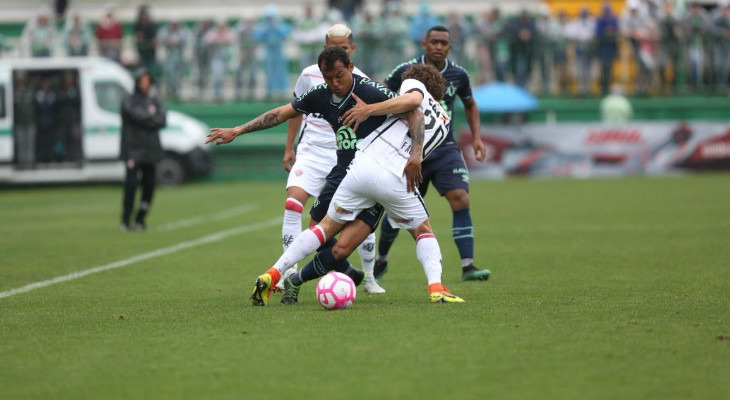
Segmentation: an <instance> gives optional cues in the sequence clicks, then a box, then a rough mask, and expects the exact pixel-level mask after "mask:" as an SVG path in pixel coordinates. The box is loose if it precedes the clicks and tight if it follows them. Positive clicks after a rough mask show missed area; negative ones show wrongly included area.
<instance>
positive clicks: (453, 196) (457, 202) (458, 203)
mask: <svg viewBox="0 0 730 400" xmlns="http://www.w3.org/2000/svg"><path fill="white" fill-rule="evenodd" d="M446 198H447V199H448V201H449V205H450V206H451V209H452V210H453V211H459V210H465V209H467V208H469V193H468V192H467V191H466V190H464V189H456V190H452V191H450V192H448V193H446Z"/></svg>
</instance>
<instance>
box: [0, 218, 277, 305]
mask: <svg viewBox="0 0 730 400" xmlns="http://www.w3.org/2000/svg"><path fill="white" fill-rule="evenodd" d="M280 224H281V217H277V218H272V219H269V220H266V221H261V222H257V223H254V224H249V225H244V226H239V227H237V228H231V229H227V230H224V231H220V232H216V233H213V234H210V235H207V236H203V237H201V238H198V239H195V240H190V241H187V242H180V243H178V244H174V245H172V246H169V247H163V248H161V249H157V250H153V251H150V252H147V253H142V254H138V255H136V256H132V257H130V258H127V259H124V260H120V261H115V262H113V263H111V264H106V265H100V266H98V267H93V268H89V269H85V270H83V271H76V272H72V273H70V274H67V275H62V276H57V277H55V278H52V279H48V280H45V281H40V282H35V283H31V284H29V285H26V286H23V287H20V288H17V289H10V290H8V291H5V292H0V299H2V298H5V297H10V296H14V295H16V294H20V293H25V292H30V291H31V290H35V289H40V288H44V287H46V286H51V285H55V284H57V283H62V282H67V281H71V280H74V279H78V278H83V277H84V276H86V275H91V274H96V273H99V272H104V271H109V270H112V269H116V268H121V267H126V266H127V265H130V264H134V263H138V262H140V261H145V260H149V259H151V258H155V257H160V256H164V255H167V254H172V253H176V252H178V251H181V250H185V249H189V248H192V247H197V246H201V245H204V244H208V243H213V242H215V241H218V240H221V239H225V238H227V237H229V236H235V235H240V234H243V233H248V232H253V231H257V230H259V229H264V228H268V227H271V226H275V225H280Z"/></svg>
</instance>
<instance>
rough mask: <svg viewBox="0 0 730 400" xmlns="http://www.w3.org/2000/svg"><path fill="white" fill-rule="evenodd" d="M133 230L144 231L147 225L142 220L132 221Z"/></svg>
mask: <svg viewBox="0 0 730 400" xmlns="http://www.w3.org/2000/svg"><path fill="white" fill-rule="evenodd" d="M134 230H135V231H139V232H144V231H146V230H147V225H145V223H144V222H143V221H137V222H135V223H134Z"/></svg>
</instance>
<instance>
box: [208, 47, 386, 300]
mask: <svg viewBox="0 0 730 400" xmlns="http://www.w3.org/2000/svg"><path fill="white" fill-rule="evenodd" d="M317 65H318V66H319V69H320V71H321V72H322V77H323V79H324V81H325V83H324V84H322V85H317V86H315V87H313V88H312V89H310V90H309V91H307V92H306V93H305V94H303V95H302V96H301V97H299V98H297V99H295V100H294V101H292V102H291V103H290V104H286V105H283V106H281V107H277V108H275V109H272V110H270V111H267V112H265V113H263V114H262V115H260V116H258V117H256V118H255V119H253V120H252V121H249V122H247V123H245V124H243V125H240V126H237V127H234V128H213V129H211V132H210V133H209V134H208V139H207V140H206V143H210V142H215V143H216V144H223V143H230V142H231V141H232V140H233V139H235V138H236V137H237V136H239V135H243V134H246V133H249V132H254V131H258V130H262V129H267V128H271V127H273V126H276V125H279V124H281V123H283V122H284V121H286V120H288V119H291V118H294V117H296V116H298V115H300V114H307V115H312V114H317V115H319V116H321V117H322V119H324V120H325V121H327V122H328V123H329V125H330V126H331V127H332V129H333V131H334V132H335V135H336V138H337V164H336V165H335V166H334V167H333V168H332V170H331V171H330V172H329V174H328V175H327V179H326V183H325V186H324V188H323V189H322V191H321V192H320V194H319V196H318V197H317V201H316V202H315V204H314V206H313V207H312V210H311V211H310V217H311V218H312V220H313V221H315V222H319V221H321V220H322V218H324V216H325V214H326V213H327V209H328V207H329V203H330V200H331V199H332V196H333V195H334V193H335V190H336V189H337V186H339V184H340V182H341V181H342V179H343V178H344V177H345V174H346V172H347V166H348V165H349V164H350V161H352V159H353V157H354V156H355V151H356V147H355V146H356V144H357V142H359V141H360V140H362V139H364V138H365V137H366V136H367V135H368V134H369V133H370V132H372V131H373V130H375V129H376V128H377V127H379V126H380V124H382V122H383V121H385V119H386V117H385V116H379V117H374V118H369V119H368V120H367V121H365V122H364V123H363V124H360V126H359V127H358V128H357V129H355V130H353V129H352V128H350V127H348V126H345V125H343V124H342V114H343V113H344V112H345V111H346V110H347V109H349V108H350V107H352V106H353V105H354V104H355V98H354V95H356V96H358V98H360V99H362V100H363V101H365V102H366V103H377V102H381V101H385V100H387V99H389V98H391V97H394V96H395V94H394V93H393V92H391V91H390V90H388V89H387V88H386V87H385V86H383V85H381V84H379V83H378V82H374V81H371V80H370V79H367V78H365V77H362V76H359V75H356V74H353V73H352V71H353V69H354V64H353V63H352V62H351V61H350V57H349V56H348V55H347V52H346V51H345V50H344V49H343V48H342V47H339V46H332V47H328V48H326V49H324V50H323V51H322V52H321V53H320V55H319V58H318V60H317ZM382 212H383V209H382V207H381V206H379V205H376V206H374V207H372V208H370V209H368V210H365V211H363V212H361V213H359V214H358V216H357V219H355V221H353V222H352V224H353V225H361V226H360V228H362V229H361V230H358V231H356V232H357V235H355V236H352V237H350V236H345V235H340V239H339V241H344V244H348V243H356V244H357V245H359V244H360V243H362V241H363V240H365V238H366V237H367V235H368V234H370V233H372V232H373V231H374V230H375V228H376V227H377V224H378V222H379V220H380V217H381V216H382ZM363 233H364V234H363ZM329 243H331V241H328V244H326V245H325V247H327V246H329V245H331V244H329ZM338 271H339V272H345V273H346V274H348V275H349V276H350V277H354V279H353V280H354V281H355V283H359V282H360V281H362V279H363V278H364V274H363V273H362V271H358V270H356V269H354V268H353V267H352V266H350V265H349V263H348V264H347V265H344V266H342V268H340V269H338ZM360 274H362V275H360ZM275 278H276V279H274V284H276V283H277V282H278V280H279V276H276V277H275ZM270 288H271V285H270V286H269V290H270ZM267 302H268V296H267V297H266V299H265V300H263V301H262V302H261V304H262V305H263V304H265V303H267Z"/></svg>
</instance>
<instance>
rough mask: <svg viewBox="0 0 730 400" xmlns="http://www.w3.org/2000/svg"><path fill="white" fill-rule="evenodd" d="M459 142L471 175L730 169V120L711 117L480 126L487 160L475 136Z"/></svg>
mask: <svg viewBox="0 0 730 400" xmlns="http://www.w3.org/2000/svg"><path fill="white" fill-rule="evenodd" d="M459 133H460V146H461V149H462V151H463V154H464V159H465V160H466V163H467V166H468V167H469V173H470V175H471V176H472V177H473V178H478V177H484V178H504V177H507V176H514V175H529V176H568V177H595V176H619V175H638V174H668V173H676V172H681V171H693V170H730V123H722V122H713V121H688V122H684V121H682V122H678V123H677V122H652V121H647V122H636V123H632V124H628V125H621V126H608V125H603V124H600V123H556V124H524V125H501V126H499V125H487V126H482V135H481V138H482V141H483V142H484V145H485V146H486V153H487V160H486V161H485V162H483V163H482V162H478V161H477V160H476V159H475V158H474V150H473V147H472V137H471V134H470V133H469V130H468V129H467V128H464V129H462V130H461V131H460V132H459Z"/></svg>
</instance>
